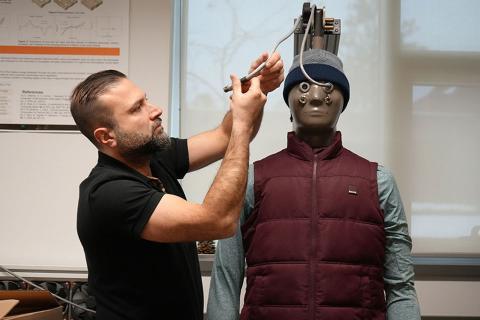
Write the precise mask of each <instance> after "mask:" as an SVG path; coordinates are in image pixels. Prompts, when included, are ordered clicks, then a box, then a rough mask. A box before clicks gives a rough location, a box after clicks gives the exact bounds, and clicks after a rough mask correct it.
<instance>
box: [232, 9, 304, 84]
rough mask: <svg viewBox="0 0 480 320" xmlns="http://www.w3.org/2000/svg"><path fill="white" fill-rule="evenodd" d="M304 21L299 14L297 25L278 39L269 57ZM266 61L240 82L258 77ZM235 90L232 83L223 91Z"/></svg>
mask: <svg viewBox="0 0 480 320" xmlns="http://www.w3.org/2000/svg"><path fill="white" fill-rule="evenodd" d="M301 21H302V16H299V17H298V18H297V21H296V22H295V25H294V26H293V28H292V30H290V31H289V32H288V33H287V34H286V35H285V36H284V37H283V38H281V39H280V40H279V41H277V43H276V44H275V46H274V47H273V49H272V51H270V55H269V56H268V59H270V57H271V56H272V55H273V54H274V53H275V51H276V50H277V48H278V46H279V45H280V44H281V43H282V42H283V41H285V40H287V39H288V37H290V36H291V35H292V33H293V32H294V31H295V29H297V26H298V25H299V24H300V22H301ZM268 59H267V60H266V61H264V62H263V63H262V64H260V65H259V66H258V67H257V68H256V69H255V70H253V71H252V72H250V73H249V74H248V75H246V76H245V77H242V78H241V79H240V82H241V83H243V82H245V81H248V80H250V79H252V78H253V77H256V76H257V75H258V74H259V73H260V71H262V70H263V68H265V66H266V65H267V61H268ZM232 90H233V87H232V85H226V86H225V87H223V91H224V92H229V91H232Z"/></svg>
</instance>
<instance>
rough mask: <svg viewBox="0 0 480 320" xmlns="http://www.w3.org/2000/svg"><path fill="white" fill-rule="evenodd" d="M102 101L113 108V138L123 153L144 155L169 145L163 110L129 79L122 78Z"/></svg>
mask: <svg viewBox="0 0 480 320" xmlns="http://www.w3.org/2000/svg"><path fill="white" fill-rule="evenodd" d="M99 100H100V102H101V103H103V105H104V106H105V107H106V108H110V109H111V110H110V111H111V113H112V116H113V119H114V123H115V126H114V128H112V135H113V136H114V138H115V140H116V147H117V148H118V151H119V152H120V153H121V154H124V155H128V156H145V155H149V154H152V153H153V152H155V151H158V150H162V149H164V148H166V147H167V146H168V145H169V144H170V139H169V137H168V135H167V134H166V133H165V132H164V130H163V127H162V120H161V119H160V116H161V114H162V110H161V109H160V108H158V107H156V106H154V105H152V104H150V103H149V102H148V100H147V97H146V95H145V92H144V91H142V90H141V89H140V88H138V87H137V86H136V85H135V84H134V83H133V82H131V81H130V80H128V79H121V80H120V81H119V82H118V83H117V84H115V85H114V86H112V88H110V89H109V90H108V91H107V92H106V93H105V94H103V95H102V96H101V97H100V99H99Z"/></svg>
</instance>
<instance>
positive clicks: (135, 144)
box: [115, 124, 170, 158]
mask: <svg viewBox="0 0 480 320" xmlns="http://www.w3.org/2000/svg"><path fill="white" fill-rule="evenodd" d="M159 125H160V124H159ZM156 128H157V127H154V130H153V132H152V134H151V135H145V134H141V133H136V132H135V133H126V132H123V131H122V130H120V129H118V128H117V129H116V130H115V133H116V135H117V144H118V148H119V150H120V151H121V153H122V154H123V155H124V156H126V157H128V158H143V157H150V156H152V155H153V154H154V153H155V152H158V151H163V150H166V149H168V147H170V137H169V136H168V135H167V134H166V133H165V132H164V131H162V132H161V133H159V134H155V129H156Z"/></svg>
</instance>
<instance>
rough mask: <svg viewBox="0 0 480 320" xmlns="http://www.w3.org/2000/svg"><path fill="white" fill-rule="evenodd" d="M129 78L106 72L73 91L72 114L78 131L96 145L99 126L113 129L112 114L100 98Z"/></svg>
mask: <svg viewBox="0 0 480 320" xmlns="http://www.w3.org/2000/svg"><path fill="white" fill-rule="evenodd" d="M125 78H127V76H126V75H125V74H123V73H121V72H120V71H117V70H104V71H100V72H97V73H94V74H92V75H90V76H89V77H88V78H86V79H85V80H83V81H82V82H80V83H79V84H78V85H77V86H76V87H75V89H73V92H72V95H71V96H70V112H71V114H72V117H73V119H74V120H75V123H76V124H77V126H78V129H79V130H80V132H81V133H83V135H84V136H86V137H87V138H88V139H89V140H90V141H91V142H92V143H93V144H94V145H97V141H96V140H95V137H94V135H93V131H94V130H95V128H96V127H97V126H106V127H110V128H113V127H114V125H115V120H114V119H113V118H112V112H111V110H109V109H108V108H105V106H103V105H102V104H101V103H100V102H99V101H98V98H99V97H100V96H101V95H102V94H104V93H105V92H106V91H107V90H108V89H109V88H111V87H112V86H113V85H114V84H116V83H117V82H119V81H120V80H121V79H125Z"/></svg>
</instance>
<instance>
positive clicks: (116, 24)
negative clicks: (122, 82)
mask: <svg viewBox="0 0 480 320" xmlns="http://www.w3.org/2000/svg"><path fill="white" fill-rule="evenodd" d="M128 26H129V0H103V1H102V0H81V1H77V0H53V1H51V0H31V1H28V0H21V1H12V0H0V129H48V128H62V129H74V128H75V127H74V122H73V119H72V117H71V116H70V111H69V95H70V93H71V91H72V89H73V88H74V86H75V85H76V84H77V83H79V82H80V81H81V80H83V79H85V78H86V77H87V76H88V75H89V74H91V73H94V72H97V71H99V70H105V69H116V70H119V71H122V72H124V73H127V70H128V42H129V37H128V34H129V30H128Z"/></svg>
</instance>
